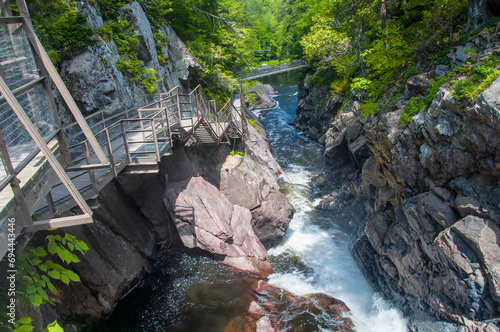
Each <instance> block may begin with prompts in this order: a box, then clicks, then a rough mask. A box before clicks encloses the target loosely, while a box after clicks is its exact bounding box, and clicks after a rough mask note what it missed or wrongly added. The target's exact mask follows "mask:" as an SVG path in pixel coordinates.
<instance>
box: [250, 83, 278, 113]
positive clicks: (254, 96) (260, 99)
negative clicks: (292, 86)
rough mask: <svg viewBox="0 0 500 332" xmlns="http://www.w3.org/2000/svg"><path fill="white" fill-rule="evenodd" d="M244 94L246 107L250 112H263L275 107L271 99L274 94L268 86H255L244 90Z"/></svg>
mask: <svg viewBox="0 0 500 332" xmlns="http://www.w3.org/2000/svg"><path fill="white" fill-rule="evenodd" d="M245 93H246V96H245V100H246V107H247V108H249V109H251V110H265V109H270V108H273V107H275V106H276V104H275V103H274V101H273V100H272V98H271V95H272V94H275V93H276V92H274V89H273V87H272V86H270V85H269V84H265V85H262V84H256V85H255V86H254V87H250V88H248V89H246V90H245Z"/></svg>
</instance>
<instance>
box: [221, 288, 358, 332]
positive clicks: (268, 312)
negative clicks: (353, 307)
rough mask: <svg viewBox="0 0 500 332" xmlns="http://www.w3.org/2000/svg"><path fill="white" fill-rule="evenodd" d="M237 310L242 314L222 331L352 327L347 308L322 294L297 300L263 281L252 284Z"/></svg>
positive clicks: (300, 297)
mask: <svg viewBox="0 0 500 332" xmlns="http://www.w3.org/2000/svg"><path fill="white" fill-rule="evenodd" d="M236 307H237V308H238V309H239V310H241V311H242V312H243V313H244V314H242V315H238V316H236V317H235V318H233V319H232V320H231V321H230V322H229V323H228V325H227V326H226V328H225V329H224V331H309V330H316V329H317V328H318V327H321V328H324V329H328V330H334V331H341V332H348V331H354V324H353V322H352V321H351V319H350V318H347V316H348V313H349V311H350V310H349V308H348V307H347V306H346V305H345V304H344V303H343V302H342V301H340V300H336V299H334V298H332V297H330V296H328V295H325V294H322V293H316V294H308V295H305V296H296V295H293V294H292V293H290V292H287V291H285V290H283V289H281V288H278V287H275V286H272V285H270V284H269V283H267V282H266V281H264V280H258V281H254V282H253V283H252V285H251V287H250V289H249V290H248V291H247V292H246V294H244V295H243V296H242V297H241V298H240V299H239V301H238V303H237V305H236Z"/></svg>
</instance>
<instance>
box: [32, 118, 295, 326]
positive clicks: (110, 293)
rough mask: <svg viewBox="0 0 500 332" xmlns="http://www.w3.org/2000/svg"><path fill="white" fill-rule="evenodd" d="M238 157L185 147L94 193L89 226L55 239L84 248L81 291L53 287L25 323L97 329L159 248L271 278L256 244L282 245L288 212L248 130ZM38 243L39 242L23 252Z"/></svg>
mask: <svg viewBox="0 0 500 332" xmlns="http://www.w3.org/2000/svg"><path fill="white" fill-rule="evenodd" d="M250 128H251V127H250ZM240 148H242V149H243V148H244V149H246V155H245V156H242V155H238V154H237V155H231V154H230V149H229V147H228V146H226V145H221V146H219V147H217V148H215V149H214V148H213V147H209V148H205V147H201V146H198V145H196V144H192V143H191V144H188V145H187V146H185V147H181V148H178V149H176V150H174V154H173V155H172V156H167V157H164V158H163V159H162V162H161V165H160V166H161V170H160V172H159V173H158V174H146V175H144V174H142V175H124V176H119V177H118V179H117V180H114V181H112V182H111V183H110V184H109V185H108V186H106V187H105V188H104V189H103V190H102V191H101V193H100V194H99V202H100V206H99V208H98V209H97V210H95V211H94V223H93V224H91V225H84V226H76V227H71V228H65V229H64V230H62V231H64V232H67V233H70V234H72V235H74V236H76V237H77V238H78V239H80V240H83V241H84V242H85V243H87V245H88V246H89V248H90V250H89V251H88V253H87V254H86V255H85V256H84V257H82V259H81V262H79V263H77V264H73V265H72V266H71V268H72V269H73V270H74V271H75V272H76V273H77V274H78V275H79V276H80V278H81V282H73V283H70V284H69V285H65V284H63V283H61V282H59V283H55V286H56V288H57V289H58V290H59V294H52V295H51V301H53V302H54V303H55V304H56V305H55V306H50V305H45V306H43V307H41V311H35V312H31V313H28V314H30V315H31V316H32V317H37V315H38V316H40V321H39V322H40V323H41V321H42V320H43V324H45V325H43V326H46V325H47V324H48V323H50V322H52V321H53V320H54V319H56V318H57V319H58V321H59V323H61V325H63V326H64V328H65V330H66V331H77V330H80V329H81V328H82V327H85V326H88V325H91V324H94V323H96V322H97V321H98V320H100V319H102V318H104V317H106V315H108V314H110V313H111V311H112V310H113V308H114V307H115V305H116V303H117V302H118V301H119V300H120V299H121V297H122V296H123V295H124V294H126V293H127V292H128V291H129V290H130V289H131V288H132V287H133V286H134V285H135V284H137V283H138V282H139V281H140V278H141V276H142V274H143V273H145V272H149V271H150V269H151V266H152V265H151V262H152V260H153V259H155V257H156V253H157V249H158V248H160V247H162V248H168V247H169V246H176V247H179V248H185V249H182V250H187V251H188V252H191V253H192V254H195V255H204V256H210V257H212V258H214V259H215V260H218V261H220V262H221V263H223V264H224V265H226V266H228V267H230V268H233V269H235V270H236V271H240V273H243V274H251V275H255V276H260V277H262V276H264V277H265V276H267V275H269V274H271V273H272V272H273V270H272V268H271V266H270V265H269V262H268V261H267V260H266V256H267V252H266V249H265V247H264V245H263V243H264V244H265V245H266V246H269V245H272V244H275V243H277V242H279V241H280V240H281V237H282V236H283V235H284V233H285V231H286V229H287V228H288V223H289V222H290V218H291V216H292V214H293V207H292V206H291V205H290V203H288V201H287V200H286V198H285V196H284V194H283V193H282V192H281V188H280V187H279V184H278V183H277V180H276V177H275V174H274V173H277V174H278V173H279V172H280V171H281V169H280V168H279V165H277V163H276V161H274V159H272V156H271V154H270V153H269V152H267V153H266V152H265V151H269V150H267V148H268V146H267V143H266V142H265V141H264V140H263V139H262V138H261V137H260V135H259V134H258V133H257V132H256V131H255V130H254V129H253V128H251V129H249V130H248V132H247V140H246V141H245V142H241V143H240ZM269 158H271V159H269ZM240 204H241V205H240ZM62 231H59V232H62ZM46 235H47V233H46V232H40V233H37V234H36V236H35V237H34V238H33V240H32V242H31V243H30V245H33V246H37V245H40V244H42V243H43V242H44V238H45V236H46ZM156 258H157V257H156ZM41 325H42V324H40V326H41Z"/></svg>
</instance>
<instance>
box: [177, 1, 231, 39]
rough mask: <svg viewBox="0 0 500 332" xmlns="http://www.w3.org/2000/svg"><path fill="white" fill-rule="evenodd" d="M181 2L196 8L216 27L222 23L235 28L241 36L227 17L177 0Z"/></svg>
mask: <svg viewBox="0 0 500 332" xmlns="http://www.w3.org/2000/svg"><path fill="white" fill-rule="evenodd" d="M177 1H179V2H182V3H183V4H185V5H187V6H189V7H191V8H193V9H194V10H196V11H197V12H199V13H200V14H201V15H202V16H203V17H204V18H205V19H206V20H207V21H208V22H210V23H211V24H212V25H213V26H214V27H215V26H217V25H219V26H220V25H222V26H225V27H226V28H229V29H230V30H233V31H234V32H235V33H236V34H237V35H238V37H240V33H239V32H238V30H236V29H235V28H234V26H233V25H232V24H231V21H229V20H228V19H227V18H224V17H220V16H217V15H214V14H212V13H209V12H206V11H204V10H202V9H200V8H198V7H196V6H194V5H192V4H190V3H189V2H186V1H184V0H177Z"/></svg>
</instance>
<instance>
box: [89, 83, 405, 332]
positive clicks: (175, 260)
mask: <svg viewBox="0 0 500 332" xmlns="http://www.w3.org/2000/svg"><path fill="white" fill-rule="evenodd" d="M293 80H294V79H293V74H292V78H290V74H281V75H275V76H272V77H270V78H267V79H265V81H266V83H269V84H271V85H273V87H274V88H275V90H276V91H277V94H276V95H275V96H273V97H274V99H275V100H276V101H277V103H278V107H276V108H273V109H271V110H265V111H260V112H259V116H260V118H261V120H262V122H263V123H264V125H265V127H266V130H267V132H268V139H269V141H270V144H271V147H272V150H273V155H274V157H275V158H276V160H277V161H278V162H279V163H280V165H281V166H282V167H283V170H284V173H285V174H284V176H283V186H284V189H285V191H286V193H287V197H288V199H289V201H290V202H291V203H292V205H293V206H294V207H295V209H296V213H295V215H294V217H293V220H292V221H291V223H290V227H289V230H288V231H287V234H286V236H285V238H284V240H283V241H282V243H281V244H280V245H278V246H276V247H274V248H272V249H271V250H269V260H270V261H271V263H272V265H273V268H274V269H275V271H276V273H274V274H273V275H271V276H270V277H269V281H270V283H271V284H273V285H275V286H279V287H282V288H284V289H286V290H288V291H291V292H292V293H295V294H297V295H305V294H308V293H317V292H322V293H326V294H328V295H331V296H333V297H335V298H338V299H340V300H342V301H344V302H345V303H346V304H347V306H348V307H349V308H350V309H351V311H352V319H353V321H354V323H355V326H356V330H357V331H360V332H387V331H391V332H403V331H406V330H407V329H406V321H405V319H404V318H403V317H402V315H401V313H400V312H399V311H398V310H396V309H394V308H391V307H390V305H389V304H388V303H387V302H386V301H385V300H383V299H382V298H381V297H379V296H378V295H377V294H376V293H374V291H373V289H372V288H371V287H370V285H369V284H368V283H367V281H366V280H365V278H364V277H363V274H362V273H361V271H360V270H359V268H358V266H357V264H356V262H355V261H354V259H353V258H352V256H351V254H350V252H349V235H348V234H346V233H345V232H344V231H343V230H342V229H341V228H340V227H338V226H337V225H336V223H335V216H332V215H331V214H327V213H324V212H319V211H316V210H315V209H314V206H315V205H316V203H317V198H315V197H316V196H317V193H316V192H315V189H314V188H313V186H311V185H310V181H311V179H312V178H313V177H314V176H315V175H317V174H319V173H320V172H321V171H322V167H323V156H322V150H323V148H322V146H321V145H319V144H318V143H316V142H313V141H311V140H309V139H307V138H305V137H304V136H303V135H302V134H301V133H300V132H299V131H297V130H296V129H295V128H294V127H293V126H291V125H290V124H289V122H290V121H291V120H293V118H294V116H295V110H296V107H297V86H296V85H295V84H293V83H290V81H293ZM360 208H362V207H360ZM250 282H251V281H249V280H247V279H243V278H241V277H240V276H238V275H236V274H234V273H231V272H228V271H225V270H223V269H220V268H219V266H218V264H217V263H216V262H214V261H212V260H211V259H209V258H204V257H198V258H196V257H190V256H188V255H186V254H183V253H179V252H177V251H176V250H174V249H169V250H167V251H165V252H163V253H162V255H161V256H160V258H159V259H158V261H157V262H156V263H155V268H154V271H153V273H152V274H150V275H148V276H146V277H144V278H143V280H142V281H141V282H140V283H139V285H138V286H137V287H136V288H135V289H134V290H132V291H131V292H130V293H129V294H128V295H127V296H126V297H125V298H124V299H123V300H122V301H120V302H119V304H118V306H117V308H116V310H115V311H114V313H113V314H112V315H111V316H110V317H109V318H108V319H107V320H106V321H104V322H103V323H101V324H100V325H99V326H95V327H93V328H92V329H90V331H186V332H192V331H203V332H206V331H213V332H216V331H222V330H223V329H224V327H225V325H226V324H227V322H228V321H229V320H230V319H231V317H232V316H234V315H235V312H237V308H235V307H236V304H237V301H238V299H239V298H240V297H241V296H242V294H244V292H245V291H246V290H247V289H248V287H249V285H250ZM308 331H309V330H308ZM311 331H325V329H324V328H323V327H322V326H321V325H320V323H319V322H318V325H317V326H316V328H313V330H311Z"/></svg>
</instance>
